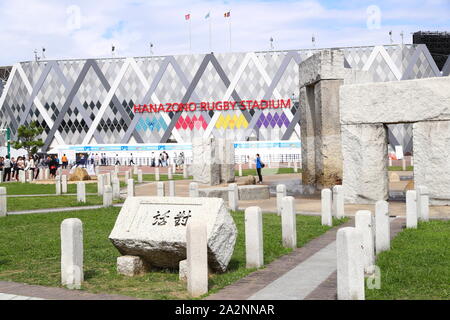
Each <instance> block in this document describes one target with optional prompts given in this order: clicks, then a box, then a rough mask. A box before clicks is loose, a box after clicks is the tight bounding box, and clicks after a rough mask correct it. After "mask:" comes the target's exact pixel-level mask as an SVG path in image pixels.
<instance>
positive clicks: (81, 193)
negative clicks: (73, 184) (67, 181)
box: [77, 182, 86, 203]
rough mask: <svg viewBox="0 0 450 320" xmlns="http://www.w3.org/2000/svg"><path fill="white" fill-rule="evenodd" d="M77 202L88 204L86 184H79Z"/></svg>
mask: <svg viewBox="0 0 450 320" xmlns="http://www.w3.org/2000/svg"><path fill="white" fill-rule="evenodd" d="M77 202H82V203H86V184H85V183H84V182H77Z"/></svg>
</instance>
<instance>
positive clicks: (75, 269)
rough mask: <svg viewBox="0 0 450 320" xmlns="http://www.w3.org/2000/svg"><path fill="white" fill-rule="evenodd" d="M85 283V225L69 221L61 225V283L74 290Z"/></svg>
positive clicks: (73, 220)
mask: <svg viewBox="0 0 450 320" xmlns="http://www.w3.org/2000/svg"><path fill="white" fill-rule="evenodd" d="M83 281H84V272H83V224H82V222H81V221H80V220H79V219H67V220H64V221H63V222H62V224H61V283H62V285H63V286H66V287H67V288H69V289H72V290H73V289H81V283H82V282H83Z"/></svg>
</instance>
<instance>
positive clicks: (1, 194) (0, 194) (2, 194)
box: [0, 187, 8, 218]
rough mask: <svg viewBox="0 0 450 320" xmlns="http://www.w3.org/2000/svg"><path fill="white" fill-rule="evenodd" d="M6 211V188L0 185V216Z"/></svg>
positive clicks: (3, 215) (5, 213)
mask: <svg viewBox="0 0 450 320" xmlns="http://www.w3.org/2000/svg"><path fill="white" fill-rule="evenodd" d="M7 213H8V207H7V197H6V188H5V187H0V218H2V217H6V215H7Z"/></svg>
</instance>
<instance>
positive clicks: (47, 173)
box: [44, 168, 50, 180]
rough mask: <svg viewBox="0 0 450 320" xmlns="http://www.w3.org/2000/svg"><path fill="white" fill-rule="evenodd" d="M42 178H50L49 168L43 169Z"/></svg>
mask: <svg viewBox="0 0 450 320" xmlns="http://www.w3.org/2000/svg"><path fill="white" fill-rule="evenodd" d="M44 179H45V180H50V169H49V168H46V169H45V170H44Z"/></svg>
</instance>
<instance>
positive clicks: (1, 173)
mask: <svg viewBox="0 0 450 320" xmlns="http://www.w3.org/2000/svg"><path fill="white" fill-rule="evenodd" d="M0 183H3V171H0Z"/></svg>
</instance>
